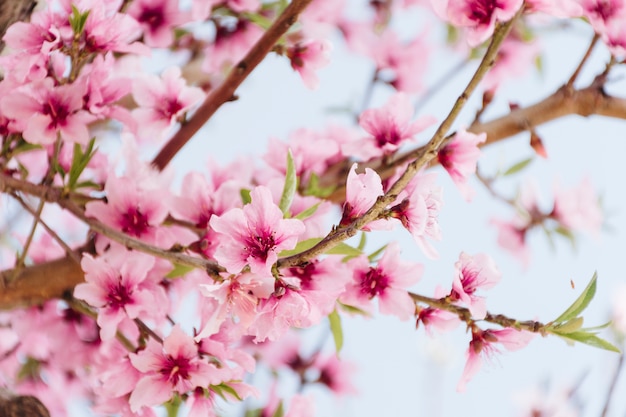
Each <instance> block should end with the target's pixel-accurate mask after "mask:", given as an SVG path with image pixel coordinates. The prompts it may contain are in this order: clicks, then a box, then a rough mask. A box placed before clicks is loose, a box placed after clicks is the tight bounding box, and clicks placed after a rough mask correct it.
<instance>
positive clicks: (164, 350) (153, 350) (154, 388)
mask: <svg viewBox="0 0 626 417" xmlns="http://www.w3.org/2000/svg"><path fill="white" fill-rule="evenodd" d="M129 357H130V361H131V363H132V364H133V366H134V367H135V368H137V369H138V370H139V371H141V372H142V373H143V376H142V378H141V379H140V380H139V382H138V383H137V386H136V387H135V389H134V390H133V392H132V394H131V396H130V400H129V402H130V408H131V410H132V411H133V412H136V411H138V410H139V409H140V408H141V407H143V406H153V405H159V404H162V403H164V402H165V401H167V400H168V399H170V397H171V396H172V393H173V392H177V393H179V394H184V393H186V392H188V391H190V390H194V389H195V388H196V387H207V386H209V385H210V384H219V383H221V382H222V374H223V373H222V372H221V371H220V370H219V369H218V368H217V367H216V366H215V365H213V364H209V363H208V362H207V360H206V359H202V358H201V357H200V355H199V354H198V348H197V346H196V344H195V342H194V340H193V338H192V337H191V336H189V335H187V334H186V333H185V332H183V331H182V330H181V328H180V326H178V325H176V326H174V328H173V329H172V332H171V333H170V335H169V336H168V337H166V338H165V340H164V341H163V346H161V345H160V344H159V343H158V342H156V341H155V340H154V339H150V340H148V344H147V346H146V348H145V349H144V350H141V351H139V353H131V354H130V355H129Z"/></svg>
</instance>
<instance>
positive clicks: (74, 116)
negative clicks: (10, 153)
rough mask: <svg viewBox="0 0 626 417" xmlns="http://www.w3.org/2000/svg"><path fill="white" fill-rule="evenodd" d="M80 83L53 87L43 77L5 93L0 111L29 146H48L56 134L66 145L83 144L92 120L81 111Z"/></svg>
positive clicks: (81, 91)
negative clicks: (14, 125) (11, 122)
mask: <svg viewBox="0 0 626 417" xmlns="http://www.w3.org/2000/svg"><path fill="white" fill-rule="evenodd" d="M85 93H86V86H85V84H84V83H81V82H77V83H73V84H67V85H60V86H55V85H54V81H53V80H52V79H50V78H45V79H43V80H41V81H38V82H34V83H32V84H29V85H28V86H25V87H24V88H23V89H20V90H18V91H15V92H14V93H12V94H8V95H7V96H5V97H3V98H2V100H1V101H0V110H2V112H3V113H4V115H5V116H7V117H9V118H11V119H14V120H15V121H16V123H17V125H18V126H19V128H20V130H23V136H24V139H26V140H27V141H28V142H30V143H35V144H41V145H48V144H52V143H54V142H55V141H56V139H57V135H60V136H61V138H63V139H64V140H66V141H68V142H76V143H80V144H86V143H87V142H88V141H89V130H88V129H87V124H88V123H90V122H92V121H93V120H95V117H93V116H92V115H91V114H89V113H88V112H86V111H85V110H83V96H84V95H85Z"/></svg>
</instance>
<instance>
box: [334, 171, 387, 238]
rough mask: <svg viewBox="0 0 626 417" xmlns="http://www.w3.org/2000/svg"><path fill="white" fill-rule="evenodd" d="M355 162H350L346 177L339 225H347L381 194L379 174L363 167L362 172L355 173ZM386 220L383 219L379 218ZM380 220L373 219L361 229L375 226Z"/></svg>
mask: <svg viewBox="0 0 626 417" xmlns="http://www.w3.org/2000/svg"><path fill="white" fill-rule="evenodd" d="M356 167H357V164H356V163H354V164H352V167H351V168H350V172H349V173H348V178H347V180H346V202H345V203H344V205H343V216H342V217H341V222H340V224H341V225H344V226H345V225H348V224H350V223H351V222H352V221H354V220H355V219H356V218H358V217H359V216H361V215H363V214H364V213H365V212H367V211H368V210H369V209H370V208H371V207H372V206H373V205H374V203H375V202H376V200H377V199H378V197H379V196H381V195H383V185H382V181H381V179H380V176H379V175H378V174H377V173H376V171H374V170H372V169H370V168H365V173H364V174H357V173H356ZM381 221H382V222H386V221H385V220H381ZM381 221H377V220H375V221H373V222H371V223H370V224H369V225H368V226H366V228H364V229H363V230H371V227H374V228H376V226H378V225H380V224H381V223H380V222H381Z"/></svg>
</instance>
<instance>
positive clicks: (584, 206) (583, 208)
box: [551, 178, 603, 235]
mask: <svg viewBox="0 0 626 417" xmlns="http://www.w3.org/2000/svg"><path fill="white" fill-rule="evenodd" d="M551 216H552V217H554V218H555V219H556V220H557V221H559V222H560V223H561V224H562V225H563V226H564V227H566V228H568V229H572V230H576V231H585V232H589V233H591V234H592V235H598V233H599V232H600V229H601V228H602V220H603V216H602V209H601V208H600V204H599V202H598V195H597V194H596V191H595V189H594V188H593V185H592V184H591V181H590V180H589V179H588V178H585V179H584V180H583V181H582V182H581V183H580V184H579V185H578V186H575V187H573V188H571V189H562V188H561V187H560V186H559V185H558V184H557V185H556V186H555V190H554V209H553V210H552V214H551Z"/></svg>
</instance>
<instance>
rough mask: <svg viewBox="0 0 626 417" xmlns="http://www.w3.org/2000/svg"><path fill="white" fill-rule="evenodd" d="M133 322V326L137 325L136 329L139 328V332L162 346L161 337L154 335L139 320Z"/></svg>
mask: <svg viewBox="0 0 626 417" xmlns="http://www.w3.org/2000/svg"><path fill="white" fill-rule="evenodd" d="M133 321H134V322H135V324H136V325H137V327H138V328H139V330H140V331H142V332H144V333H146V334H147V335H148V336H150V337H151V338H153V339H154V340H156V341H157V342H159V343H160V344H163V338H161V336H159V335H158V334H156V333H155V332H154V330H152V329H151V328H150V327H148V325H147V324H146V323H144V322H143V321H142V320H140V319H134V320H133Z"/></svg>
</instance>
